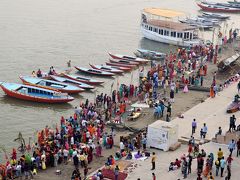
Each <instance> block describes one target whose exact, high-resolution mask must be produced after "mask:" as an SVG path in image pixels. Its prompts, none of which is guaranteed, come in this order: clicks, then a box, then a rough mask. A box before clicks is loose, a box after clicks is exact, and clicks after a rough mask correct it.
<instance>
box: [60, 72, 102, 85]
mask: <svg viewBox="0 0 240 180" xmlns="http://www.w3.org/2000/svg"><path fill="white" fill-rule="evenodd" d="M62 76H64V77H66V78H69V79H72V80H75V81H78V82H82V83H86V84H89V85H101V84H103V83H104V82H103V81H91V80H87V79H86V80H85V79H77V78H73V77H72V76H69V75H67V74H62Z"/></svg>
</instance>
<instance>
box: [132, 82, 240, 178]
mask: <svg viewBox="0 0 240 180" xmlns="http://www.w3.org/2000/svg"><path fill="white" fill-rule="evenodd" d="M236 93H237V82H235V83H233V84H231V85H230V86H229V87H228V88H226V89H224V90H223V91H222V92H220V93H219V95H217V96H216V97H215V98H208V99H207V100H206V101H205V102H203V103H200V104H198V105H196V106H194V107H192V108H191V109H190V110H188V111H187V112H185V113H184V118H183V119H182V118H175V119H174V120H172V121H171V122H172V123H173V124H177V125H178V126H179V134H178V137H179V138H181V137H190V136H191V123H192V120H193V119H194V118H195V119H196V121H197V124H198V128H197V130H196V133H195V135H194V136H195V138H196V139H200V129H201V127H202V126H203V123H206V124H207V127H208V134H207V137H206V139H209V140H211V139H212V137H214V136H215V133H216V132H217V130H218V127H219V126H221V127H222V129H223V132H226V131H227V130H228V128H229V117H230V116H231V115H232V114H227V113H226V108H227V106H228V105H229V104H230V103H231V101H232V100H233V97H234V95H235V94H236ZM187 95H188V94H186V96H187ZM173 110H174V109H173ZM235 116H236V118H237V124H239V123H240V119H239V118H240V112H236V113H235ZM219 147H221V148H222V149H223V152H224V156H225V157H227V156H228V154H229V151H228V149H227V146H226V145H221V144H216V143H213V142H210V143H207V144H204V145H201V146H200V149H202V148H203V149H205V151H206V152H207V154H209V153H210V152H213V153H214V156H215V158H216V156H217V151H218V148H219ZM187 149H188V147H187V146H186V145H182V146H181V147H180V148H179V149H177V150H176V151H174V152H171V151H169V152H163V151H160V150H154V149H151V151H155V152H156V154H157V162H156V170H155V171H151V170H150V169H151V158H149V159H147V160H145V161H135V163H137V164H138V167H137V168H136V169H134V170H133V172H132V173H130V174H129V176H128V178H127V179H128V180H137V178H140V179H141V180H151V179H152V172H154V173H155V174H156V177H157V180H177V179H178V178H179V179H183V178H182V174H181V170H176V171H173V172H168V166H169V163H170V162H171V161H174V160H175V159H176V158H180V157H181V156H182V155H183V154H187ZM233 158H234V161H233V163H232V178H231V179H232V180H238V179H239V169H240V157H239V158H236V152H234V153H233ZM196 167H197V162H196V159H194V160H193V164H192V174H190V175H189V176H188V178H187V179H190V180H195V179H196V177H197V171H196ZM213 175H214V177H215V166H214V168H213ZM225 175H226V174H225ZM205 179H206V178H205ZM215 179H223V178H220V177H217V178H216V177H215Z"/></svg>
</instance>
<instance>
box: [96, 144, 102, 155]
mask: <svg viewBox="0 0 240 180" xmlns="http://www.w3.org/2000/svg"><path fill="white" fill-rule="evenodd" d="M96 156H97V157H101V156H102V146H101V144H100V143H99V142H97V147H96Z"/></svg>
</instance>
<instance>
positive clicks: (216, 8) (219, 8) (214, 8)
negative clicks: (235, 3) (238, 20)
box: [197, 3, 240, 13]
mask: <svg viewBox="0 0 240 180" xmlns="http://www.w3.org/2000/svg"><path fill="white" fill-rule="evenodd" d="M197 5H198V6H199V7H200V8H201V9H202V10H203V11H209V12H227V13H239V12H240V8H235V7H227V6H223V5H217V4H211V3H197Z"/></svg>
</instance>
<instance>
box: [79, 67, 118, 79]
mask: <svg viewBox="0 0 240 180" xmlns="http://www.w3.org/2000/svg"><path fill="white" fill-rule="evenodd" d="M75 68H76V69H77V70H78V71H80V72H83V73H87V74H92V75H96V76H103V77H104V76H105V77H111V76H114V74H112V73H107V72H106V73H97V72H94V71H87V70H84V69H81V68H79V67H76V66H75ZM98 71H100V70H98ZM103 72H104V71H103Z"/></svg>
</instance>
